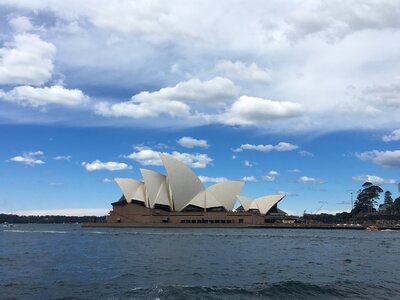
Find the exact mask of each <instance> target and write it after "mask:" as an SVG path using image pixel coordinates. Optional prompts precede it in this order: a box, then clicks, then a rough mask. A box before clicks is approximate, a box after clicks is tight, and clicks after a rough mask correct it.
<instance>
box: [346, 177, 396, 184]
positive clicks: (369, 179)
mask: <svg viewBox="0 0 400 300" xmlns="http://www.w3.org/2000/svg"><path fill="white" fill-rule="evenodd" d="M352 179H353V180H355V181H361V182H371V183H373V184H396V180H394V179H384V178H382V177H379V176H375V175H358V176H353V177H352Z"/></svg>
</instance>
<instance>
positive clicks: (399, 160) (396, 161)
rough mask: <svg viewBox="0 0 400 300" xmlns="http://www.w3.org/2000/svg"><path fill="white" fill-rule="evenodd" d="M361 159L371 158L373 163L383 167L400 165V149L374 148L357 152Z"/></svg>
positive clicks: (397, 166)
mask: <svg viewBox="0 0 400 300" xmlns="http://www.w3.org/2000/svg"><path fill="white" fill-rule="evenodd" d="M356 156H357V158H358V159H360V160H371V161H372V162H373V163H375V164H377V165H380V166H383V167H389V168H390V167H393V168H399V167H400V150H394V151H378V150H372V151H367V152H362V153H356Z"/></svg>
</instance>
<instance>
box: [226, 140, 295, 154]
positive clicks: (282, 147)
mask: <svg viewBox="0 0 400 300" xmlns="http://www.w3.org/2000/svg"><path fill="white" fill-rule="evenodd" d="M298 148H299V146H297V145H294V144H291V143H287V142H280V143H278V144H277V145H271V144H267V145H262V144H260V145H253V144H242V145H240V147H239V148H236V149H233V152H242V151H243V150H255V151H261V152H270V151H292V150H296V149H298Z"/></svg>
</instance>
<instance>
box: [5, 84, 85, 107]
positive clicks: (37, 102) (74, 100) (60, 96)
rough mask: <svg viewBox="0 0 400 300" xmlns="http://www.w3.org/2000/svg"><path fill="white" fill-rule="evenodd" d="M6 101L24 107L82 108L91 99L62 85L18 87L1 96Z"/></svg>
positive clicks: (76, 90) (79, 91)
mask: <svg viewBox="0 0 400 300" xmlns="http://www.w3.org/2000/svg"><path fill="white" fill-rule="evenodd" d="M0 98H2V99H3V100H5V101H9V102H14V103H17V104H19V105H23V106H27V105H28V106H33V107H40V106H46V105H49V104H58V105H64V106H80V105H84V104H86V103H88V102H89V97H88V96H86V95H85V94H83V93H82V91H81V90H78V89H66V88H64V87H62V86H60V85H53V86H50V87H43V88H39V87H32V86H18V87H15V88H13V89H12V90H11V91H9V92H6V93H3V94H0Z"/></svg>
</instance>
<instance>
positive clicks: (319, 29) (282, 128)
mask: <svg viewBox="0 0 400 300" xmlns="http://www.w3.org/2000/svg"><path fill="white" fill-rule="evenodd" d="M2 5H3V6H5V7H7V9H8V10H10V11H12V15H14V16H18V14H26V15H27V16H29V18H30V20H29V19H28V18H26V17H25V18H22V19H21V18H20V19H19V20H18V19H16V20H15V21H13V23H15V24H17V25H15V24H14V25H12V26H13V28H14V29H17V28H19V29H17V30H20V31H23V30H32V29H30V27H31V24H40V26H41V30H40V32H41V33H43V38H44V37H46V38H47V37H48V38H49V40H51V42H52V43H54V45H56V46H57V49H58V52H57V60H55V61H54V63H55V64H57V66H56V70H57V74H55V75H58V72H62V73H63V74H64V75H65V78H66V82H68V83H69V84H72V83H79V87H82V89H84V87H90V88H92V87H94V86H103V87H104V88H105V87H107V89H108V93H107V95H104V97H109V95H118V96H117V97H119V95H121V94H122V93H121V91H127V90H131V91H132V90H133V91H146V90H147V91H148V92H144V94H141V93H139V92H137V95H135V96H138V97H139V95H140V96H141V97H143V99H142V98H140V97H139V98H138V99H132V100H131V101H127V102H121V100H119V99H118V98H116V99H112V100H111V99H110V100H107V101H109V102H103V103H102V104H98V106H96V108H97V109H96V113H97V114H100V115H105V116H110V117H112V116H115V117H118V116H125V117H128V118H136V119H139V118H147V117H158V118H159V120H157V121H159V122H152V123H151V124H150V125H151V126H157V125H158V126H165V125H167V126H168V125H175V126H182V127H183V126H198V125H199V123H200V124H204V123H206V124H210V123H213V124H215V123H222V124H229V125H239V126H247V125H254V126H260V127H262V129H263V130H265V131H268V132H278V133H279V132H284V133H287V132H291V133H294V134H295V133H297V132H312V133H314V132H316V133H318V134H319V133H324V132H332V131H337V130H343V129H360V128H361V129H379V130H382V129H383V130H393V129H395V128H399V126H400V121H399V118H398V115H399V108H398V107H400V106H399V105H398V104H399V93H398V87H399V84H398V80H397V77H398V69H399V67H400V63H399V59H398V53H399V51H400V44H399V43H397V41H398V40H399V37H400V30H399V29H400V26H399V21H398V20H399V18H398V15H399V10H400V5H399V3H397V2H396V1H391V0H388V1H387V0H382V1H370V0H368V1H363V2H362V5H360V3H359V2H358V1H352V0H350V1H346V2H345V1H342V2H338V1H333V2H327V1H325V2H305V1H295V2H293V1H287V0H283V1H277V0H276V1H268V3H265V2H264V3H262V4H260V3H258V2H253V1H242V2H238V3H236V4H235V5H234V6H232V5H231V3H229V1H218V2H213V3H211V2H210V1H200V2H193V3H190V4H189V5H185V7H182V5H180V4H179V3H178V2H176V1H171V2H168V3H164V2H161V1H150V2H147V1H137V2H134V3H132V2H131V1H125V0H121V1H119V2H118V5H115V4H114V3H110V2H107V1H94V0H87V1H84V2H82V1H75V0H71V1H57V2H56V3H52V4H51V5H49V3H48V1H16V0H15V1H13V0H5V1H3V2H2ZM289 8H290V9H289ZM7 9H6V10H4V12H5V14H7V11H8V10H7ZM227 11H229V14H227V13H226V12H227ZM28 12H35V13H29V14H28ZM210 12H211V13H210ZM5 14H3V15H2V16H3V17H5V20H6V19H7V18H9V16H7V15H5ZM43 16H47V17H45V18H44V17H43ZM49 20H51V21H49ZM29 22H30V23H29ZM3 23H4V24H2V25H4V26H3V27H4V30H3V32H4V34H3V40H10V41H12V36H10V34H12V33H11V32H12V31H13V28H11V27H10V26H8V27H7V24H5V23H6V22H3ZM18 24H19V25H18ZM193 24H196V26H193ZM33 30H35V31H36V32H38V31H37V29H36V28H34V29H33ZM249 33H251V34H249ZM345 37H346V38H345ZM107 44H108V45H107ZM70 45H74V47H71V46H70ZM2 47H4V48H3V49H6V50H10V49H14V48H16V47H15V45H12V42H11V43H9V44H6V45H2ZM20 49H24V48H20ZM132 49H135V55H131V53H132ZM40 57H46V56H45V55H43V56H40ZM310 58H312V59H310ZM221 60H223V61H221ZM50 62H51V63H52V62H53V59H51V60H50ZM31 64H32V63H31V62H29V61H28V63H26V64H25V63H22V64H20V65H21V66H23V67H24V68H25V67H26V66H28V65H31ZM34 65H35V66H44V64H34ZM377 65H379V68H377V67H376V66H377ZM265 68H268V69H270V70H271V74H272V75H273V82H274V84H273V85H269V86H268V89H265V88H263V86H261V85H256V84H251V83H252V82H254V80H259V81H260V80H261V81H263V82H267V78H268V76H267V75H269V71H267V70H266V69H265ZM217 69H219V70H220V71H218V72H220V74H226V75H227V76H231V77H232V80H235V81H236V80H237V79H239V80H238V82H239V83H240V87H238V90H239V91H238V92H237V93H236V94H235V97H233V98H231V97H229V98H230V99H231V100H227V101H232V102H234V100H236V99H237V98H238V97H239V96H243V95H247V96H252V97H251V98H253V97H254V99H259V100H254V99H252V100H250V101H241V100H240V99H239V100H238V101H236V102H234V103H233V105H232V103H230V102H229V103H227V102H223V101H220V102H218V105H217V107H214V108H216V109H215V110H214V111H212V112H210V111H209V110H211V109H213V108H212V107H211V105H209V104H210V103H216V102H215V98H220V97H209V98H207V99H206V100H204V99H199V98H198V97H197V96H196V97H193V98H192V96H191V95H190V93H188V92H187V91H188V90H191V89H192V88H193V90H195V94H196V93H197V94H199V93H198V91H199V89H197V88H196V84H195V82H190V84H189V83H188V82H189V81H190V79H191V78H192V80H196V79H193V78H199V79H198V80H199V81H200V83H201V84H199V85H202V86H203V85H204V83H205V81H204V79H210V78H213V76H215V74H216V73H217V72H216V70H217ZM13 70H16V69H13ZM77 70H78V71H77ZM326 70H329V72H326ZM14 73H15V74H17V75H18V76H27V77H28V78H29V81H28V82H27V81H26V79H24V80H22V81H23V83H20V84H28V83H29V84H37V83H38V82H40V83H43V82H45V81H46V80H48V79H49V78H50V75H49V74H51V73H52V71H50V72H48V75H46V76H43V75H40V76H42V79H40V80H37V79H36V77H35V76H33V77H34V78H35V80H32V79H31V77H32V76H30V75H29V73H30V72H19V71H18V72H14ZM220 76H222V75H220ZM43 78H44V79H43ZM228 78H229V77H228ZM246 78H248V79H249V80H247V79H246ZM392 80H393V81H394V82H393V83H391V81H392ZM12 81H13V82H15V79H12ZM34 82H35V83H34ZM178 82H180V83H188V84H187V85H186V87H185V85H179V86H178V85H177V83H178ZM371 82H373V83H374V85H373V86H371ZM214 83H215V82H214ZM161 87H166V88H165V89H161ZM228 87H229V86H228ZM349 87H351V88H349ZM210 89H211V87H207V89H206V92H207V91H208V90H210ZM154 91H156V92H154ZM99 93H100V94H101V92H100V91H99ZM124 93H125V92H124ZM146 93H147V94H146ZM171 94H173V95H174V96H175V95H177V96H178V97H179V95H185V97H184V98H185V99H186V98H188V99H190V100H188V102H186V100H181V98H179V99H178V100H174V101H176V102H173V103H172V104H171V103H169V102H171V101H170V97H169V98H168V99H167V100H165V99H166V98H164V96H165V95H167V96H170V95H171ZM188 94H189V96H188ZM200 94H203V93H200ZM232 94H233V93H232ZM186 96H188V97H186ZM207 97H208V96H207ZM256 97H257V98H256ZM150 98H154V99H156V100H157V101H159V100H160V99H163V100H162V102H168V104H166V103H158V102H156V100H154V101H153V102H151V99H150ZM105 99H106V98H99V101H105ZM117 99H118V100H117ZM208 99H214V100H212V101H208ZM266 99H284V100H286V101H287V102H279V101H271V100H266ZM126 100H128V99H126ZM242 100H243V99H242ZM247 100H249V99H247ZM225 101H226V100H225ZM116 102H120V103H121V105H120V106H113V105H115V104H117V103H116ZM150 102H151V103H150ZM159 102H160V101H159ZM242 102H243V103H242ZM201 103H203V104H201ZM204 103H208V104H204ZM184 104H186V105H184ZM247 104H248V105H247ZM258 104H260V105H258ZM12 109H14V108H12ZM199 113H204V115H200V114H199ZM32 114H33V113H32ZM371 116H373V117H371ZM27 117H29V118H26V119H31V120H33V121H32V122H38V120H40V121H41V122H48V121H49V120H58V118H51V117H52V116H49V117H48V118H47V119H46V120H43V119H44V118H43V116H40V117H38V116H35V115H29V116H27ZM171 117H172V118H174V119H173V120H170V118H171ZM289 117H292V118H289ZM164 118H166V119H164ZM175 118H182V120H176V119H175ZM193 118H195V119H196V118H198V119H196V120H195V122H194V120H193ZM70 120H71V121H70V122H75V118H70ZM14 122H18V120H17V119H16V120H15V121H14ZM53 122H54V121H53ZM87 122H91V123H96V125H98V124H101V125H105V123H106V124H112V125H113V126H132V123H129V122H127V120H125V119H124V118H121V119H115V120H112V121H111V120H110V121H108V120H106V121H105V120H104V119H103V118H100V117H97V118H95V117H91V118H88V120H87ZM177 123H179V124H177ZM148 124H149V123H147V121H146V120H135V122H134V123H133V125H144V126H146V125H148ZM154 124H157V125H154Z"/></svg>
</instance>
